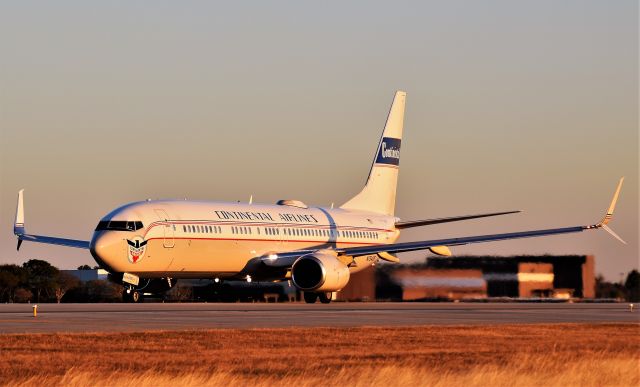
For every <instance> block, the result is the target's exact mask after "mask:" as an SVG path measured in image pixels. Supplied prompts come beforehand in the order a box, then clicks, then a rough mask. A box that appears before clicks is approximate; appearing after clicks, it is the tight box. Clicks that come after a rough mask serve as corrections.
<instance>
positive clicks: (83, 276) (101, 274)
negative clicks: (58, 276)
mask: <svg viewBox="0 0 640 387" xmlns="http://www.w3.org/2000/svg"><path fill="white" fill-rule="evenodd" d="M61 271H62V272H65V273H68V274H71V275H72V276H74V277H76V278H78V279H79V280H80V281H82V282H87V281H95V280H107V279H108V277H109V272H108V271H106V270H104V269H88V270H61Z"/></svg>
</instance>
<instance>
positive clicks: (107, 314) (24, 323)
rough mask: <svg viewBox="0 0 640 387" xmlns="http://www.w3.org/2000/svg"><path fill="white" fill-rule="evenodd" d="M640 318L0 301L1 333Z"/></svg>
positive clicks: (498, 310) (617, 311) (560, 310)
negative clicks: (35, 305) (35, 309)
mask: <svg viewBox="0 0 640 387" xmlns="http://www.w3.org/2000/svg"><path fill="white" fill-rule="evenodd" d="M621 322H635V323H638V322H640V313H639V312H638V309H635V310H634V311H633V312H630V311H629V304H626V303H620V304H589V303H576V304H568V303H332V304H329V305H324V304H313V305H307V304H301V303H291V304H289V303H284V304H264V303H263V304H204V303H202V304H162V303H153V304H152V303H149V304H40V305H39V306H38V316H37V317H33V314H32V305H29V304H4V305H0V333H39V332H132V331H145V330H189V329H212V328H274V327H317V326H326V327H349V326H401V325H404V326H406V325H467V324H475V325H478V324H520V323H621Z"/></svg>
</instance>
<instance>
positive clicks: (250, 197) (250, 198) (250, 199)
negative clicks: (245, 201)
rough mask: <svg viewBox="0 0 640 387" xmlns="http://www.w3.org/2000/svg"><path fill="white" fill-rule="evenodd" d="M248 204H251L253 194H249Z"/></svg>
mask: <svg viewBox="0 0 640 387" xmlns="http://www.w3.org/2000/svg"><path fill="white" fill-rule="evenodd" d="M249 204H253V195H251V196H249Z"/></svg>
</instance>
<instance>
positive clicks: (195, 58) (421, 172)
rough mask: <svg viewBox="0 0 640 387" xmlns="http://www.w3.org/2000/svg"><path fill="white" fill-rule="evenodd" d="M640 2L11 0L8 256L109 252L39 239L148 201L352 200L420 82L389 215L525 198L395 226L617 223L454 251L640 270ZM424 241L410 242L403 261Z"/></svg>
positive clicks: (0, 114)
mask: <svg viewBox="0 0 640 387" xmlns="http://www.w3.org/2000/svg"><path fill="white" fill-rule="evenodd" d="M638 33H639V30H638V2H637V1H626V0H619V1H610V2H604V1H588V0H580V1H571V0H568V1H561V2H559V1H545V0H543V1H517V2H514V1H509V0H500V1H498V0H495V1H493V0H492V1H489V0H487V1H415V2H404V1H399V2H388V1H350V2H297V1H271V2H261V1H246V2H226V3H223V2H200V1H182V2H173V1H146V2H145V1H138V2H131V1H110V2H100V3H98V2H86V1H58V2H32V1H14V2H9V1H2V2H0V263H22V262H24V261H26V260H27V259H31V258H38V259H46V260H48V261H50V262H52V263H53V264H54V265H56V266H58V267H60V268H75V267H76V266H79V265H81V264H90V265H94V264H95V263H94V262H93V259H92V258H91V256H90V254H89V253H88V252H87V251H82V250H75V249H69V248H64V247H56V246H45V245H37V244H29V243H25V244H24V245H23V247H22V248H21V250H20V252H17V251H16V250H15V243H16V242H15V238H14V236H13V235H12V224H13V217H14V214H15V202H16V196H17V192H18V190H19V189H22V188H24V189H25V207H26V208H25V215H26V224H27V230H28V231H29V232H30V233H34V234H41V235H53V236H62V237H69V238H76V239H83V240H88V239H90V237H91V235H92V232H93V229H94V228H95V225H96V224H97V222H98V220H99V219H100V218H101V217H102V216H104V215H105V214H107V213H108V212H109V211H110V210H112V209H113V208H115V207H117V206H119V205H121V204H123V203H127V202H131V201H136V200H142V199H146V198H154V199H157V198H185V197H186V198H191V199H211V200H225V201H237V200H248V199H249V196H250V195H253V198H254V201H255V202H266V203H273V202H275V201H276V200H278V199H283V198H290V199H298V200H302V201H304V202H306V203H309V204H312V205H324V206H329V205H331V203H335V204H336V205H339V204H341V203H343V202H345V201H346V200H348V199H349V198H350V197H351V196H353V195H354V194H356V193H357V192H358V191H359V190H360V189H361V187H362V185H363V183H364V180H365V178H366V175H367V173H368V170H369V166H370V163H371V158H372V157H373V154H374V152H375V150H376V149H375V148H376V146H377V142H378V136H379V133H380V131H381V129H382V127H383V125H384V120H385V118H386V113H387V111H388V107H389V104H390V103H391V99H392V97H393V93H394V91H395V90H398V89H400V90H405V91H406V92H407V110H406V115H405V130H404V138H403V142H402V161H401V168H400V180H399V185H398V198H397V207H396V214H397V216H398V217H400V218H402V219H403V220H413V219H424V218H434V217H443V216H454V215H463V214H470V213H481V212H491V211H499V210H512V209H518V210H523V211H524V212H523V213H522V214H518V215H510V216H505V217H498V218H493V219H482V220H474V221H468V222H461V223H453V224H446V225H440V226H431V227H422V228H416V229H413V230H409V231H406V232H404V233H403V235H402V236H401V241H411V240H421V239H432V238H440V237H451V236H470V235H482V234H488V233H499V232H510V231H520V230H532V229H538V228H553V227H563V226H575V225H584V224H591V223H595V222H597V221H599V220H600V218H601V217H602V215H603V213H604V211H605V210H606V208H607V206H608V204H609V200H610V198H611V196H612V194H613V190H614V188H615V185H616V183H617V180H618V179H619V178H620V177H621V176H626V181H625V185H624V187H623V191H622V194H621V197H620V200H619V206H618V208H617V212H616V216H615V218H614V221H613V222H612V223H611V224H610V226H611V227H612V229H614V230H615V231H616V232H617V233H618V234H619V235H620V236H621V237H623V238H624V239H625V240H627V242H628V244H627V245H623V244H621V243H619V242H617V241H616V240H614V239H613V238H611V237H610V236H609V235H608V234H607V233H606V232H604V231H600V232H588V233H587V232H585V233H581V234H571V235H566V236H553V237H548V238H536V239H527V240H513V241H507V242H497V243H486V244H476V245H470V246H462V247H455V248H453V253H454V254H455V255H467V254H496V255H510V254H594V255H595V257H596V271H597V273H601V274H603V275H604V276H605V277H606V278H608V279H610V280H616V281H617V280H620V278H621V273H626V272H628V271H629V270H631V269H634V268H636V269H637V268H638V266H639V253H638V234H639V232H638V215H639V209H638V146H639V139H638V110H639V109H638V49H639V47H638ZM426 255H427V254H426V253H424V252H420V253H411V254H404V255H402V256H401V258H402V260H403V261H405V262H417V261H422V260H424V258H425V256H426Z"/></svg>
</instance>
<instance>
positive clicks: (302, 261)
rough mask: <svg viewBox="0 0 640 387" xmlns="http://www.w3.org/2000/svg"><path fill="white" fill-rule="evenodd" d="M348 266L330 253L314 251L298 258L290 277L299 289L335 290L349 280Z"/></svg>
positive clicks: (342, 286)
mask: <svg viewBox="0 0 640 387" xmlns="http://www.w3.org/2000/svg"><path fill="white" fill-rule="evenodd" d="M349 276H350V274H349V268H348V267H347V265H345V264H344V263H342V262H341V261H340V260H339V259H338V258H337V257H336V256H335V255H333V254H331V253H322V252H316V253H313V254H309V255H304V256H302V257H300V258H298V259H297V260H296V261H295V262H294V263H293V266H292V267H291V279H292V280H293V283H294V285H296V287H297V288H298V289H300V290H304V291H317V292H336V291H338V290H340V289H342V288H344V287H345V286H346V285H347V282H349Z"/></svg>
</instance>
